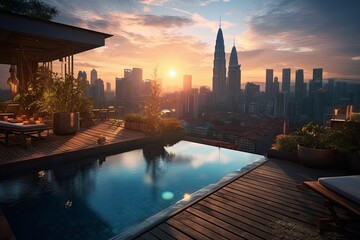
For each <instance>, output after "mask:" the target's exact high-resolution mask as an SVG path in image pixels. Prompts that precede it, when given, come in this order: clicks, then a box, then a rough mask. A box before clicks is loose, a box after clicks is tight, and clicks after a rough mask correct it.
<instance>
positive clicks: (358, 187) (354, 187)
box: [298, 175, 360, 232]
mask: <svg viewBox="0 0 360 240" xmlns="http://www.w3.org/2000/svg"><path fill="white" fill-rule="evenodd" d="M298 187H299V188H302V189H304V188H309V189H312V190H313V191H315V192H317V193H319V194H321V195H322V196H324V197H325V198H326V200H325V202H324V205H325V207H327V208H328V209H329V211H330V213H331V217H330V218H321V219H319V222H318V231H319V232H321V231H322V230H325V229H326V228H329V227H330V229H333V226H332V225H330V224H331V223H334V224H336V226H337V227H338V229H339V230H344V227H345V224H346V223H347V222H353V221H355V222H358V221H360V175H350V176H340V177H323V178H319V179H318V181H306V182H303V183H302V184H301V185H299V186H298ZM334 206H338V207H341V208H343V209H346V210H347V212H348V213H349V214H350V217H349V218H348V219H343V218H340V217H339V216H338V214H337V213H336V211H335V208H334Z"/></svg>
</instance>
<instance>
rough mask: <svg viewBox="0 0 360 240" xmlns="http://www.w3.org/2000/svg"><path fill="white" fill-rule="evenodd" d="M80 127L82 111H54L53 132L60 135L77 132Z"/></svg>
mask: <svg viewBox="0 0 360 240" xmlns="http://www.w3.org/2000/svg"><path fill="white" fill-rule="evenodd" d="M79 127H80V113H79V112H75V113H67V112H62V113H60V112H58V113H53V132H54V133H55V134H58V135H67V134H75V133H76V132H77V131H79Z"/></svg>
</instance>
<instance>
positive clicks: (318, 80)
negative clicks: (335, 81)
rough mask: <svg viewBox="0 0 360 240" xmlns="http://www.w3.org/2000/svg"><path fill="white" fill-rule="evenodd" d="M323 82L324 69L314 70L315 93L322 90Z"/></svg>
mask: <svg viewBox="0 0 360 240" xmlns="http://www.w3.org/2000/svg"><path fill="white" fill-rule="evenodd" d="M322 80H323V69H322V68H314V69H313V84H314V91H317V90H319V89H320V88H322Z"/></svg>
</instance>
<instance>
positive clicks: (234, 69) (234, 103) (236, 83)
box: [228, 46, 241, 111]
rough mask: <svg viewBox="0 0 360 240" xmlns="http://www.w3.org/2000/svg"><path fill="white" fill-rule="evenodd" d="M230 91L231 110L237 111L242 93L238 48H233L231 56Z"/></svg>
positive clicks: (229, 71)
mask: <svg viewBox="0 0 360 240" xmlns="http://www.w3.org/2000/svg"><path fill="white" fill-rule="evenodd" d="M228 80H229V90H228V101H229V105H230V110H232V111H236V110H237V107H238V102H239V99H240V91H241V88H240V86H241V70H240V65H239V63H238V57H237V52H236V47H235V46H233V47H232V49H231V54H230V61H229V70H228Z"/></svg>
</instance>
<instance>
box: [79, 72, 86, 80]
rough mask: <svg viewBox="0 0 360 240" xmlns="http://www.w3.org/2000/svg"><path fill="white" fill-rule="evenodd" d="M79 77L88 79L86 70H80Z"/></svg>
mask: <svg viewBox="0 0 360 240" xmlns="http://www.w3.org/2000/svg"><path fill="white" fill-rule="evenodd" d="M78 79H83V80H87V75H86V72H85V71H79V73H78Z"/></svg>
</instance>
